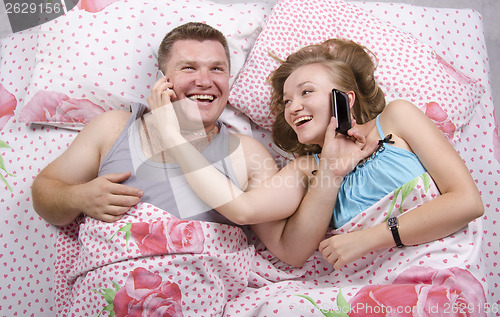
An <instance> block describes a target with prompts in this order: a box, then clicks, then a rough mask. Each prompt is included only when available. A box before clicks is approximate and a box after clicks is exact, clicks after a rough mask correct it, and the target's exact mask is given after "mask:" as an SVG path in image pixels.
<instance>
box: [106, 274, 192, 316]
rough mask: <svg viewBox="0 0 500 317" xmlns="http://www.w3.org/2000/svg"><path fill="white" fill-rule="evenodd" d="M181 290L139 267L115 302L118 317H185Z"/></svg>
mask: <svg viewBox="0 0 500 317" xmlns="http://www.w3.org/2000/svg"><path fill="white" fill-rule="evenodd" d="M181 297H182V294H181V291H180V289H179V286H178V285H177V284H175V283H171V282H169V281H163V280H162V278H161V276H159V275H158V274H155V273H153V272H150V271H148V270H146V269H145V268H142V267H138V268H136V269H134V270H133V271H132V272H131V273H130V275H129V276H128V278H127V280H126V282H125V286H123V287H122V288H120V289H119V290H118V291H117V292H116V294H115V297H114V300H113V311H114V313H115V316H116V317H121V316H183V315H182V307H181V304H180V301H181Z"/></svg>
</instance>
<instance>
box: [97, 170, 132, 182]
mask: <svg viewBox="0 0 500 317" xmlns="http://www.w3.org/2000/svg"><path fill="white" fill-rule="evenodd" d="M130 175H132V173H131V172H123V173H115V174H106V175H103V177H104V178H105V179H107V180H109V181H110V182H112V183H121V182H124V181H126V180H127V179H129V177H130Z"/></svg>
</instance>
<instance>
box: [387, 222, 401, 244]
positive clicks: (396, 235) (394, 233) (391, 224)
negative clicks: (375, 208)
mask: <svg viewBox="0 0 500 317" xmlns="http://www.w3.org/2000/svg"><path fill="white" fill-rule="evenodd" d="M387 226H388V227H389V229H390V230H391V232H392V237H393V238H394V242H396V246H397V247H398V248H402V247H404V244H403V243H402V242H401V237H400V236H399V231H398V227H399V224H398V218H396V217H391V218H389V219H388V220H387Z"/></svg>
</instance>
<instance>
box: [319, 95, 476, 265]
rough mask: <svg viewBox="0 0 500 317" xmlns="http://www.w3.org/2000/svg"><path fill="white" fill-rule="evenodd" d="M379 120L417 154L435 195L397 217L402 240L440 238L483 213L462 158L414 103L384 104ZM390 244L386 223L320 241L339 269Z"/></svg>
mask: <svg viewBox="0 0 500 317" xmlns="http://www.w3.org/2000/svg"><path fill="white" fill-rule="evenodd" d="M380 123H381V125H382V128H383V130H384V132H385V133H387V134H389V133H392V134H393V135H396V136H398V137H399V138H400V139H402V140H404V141H405V142H406V144H407V145H408V146H409V147H410V148H411V150H412V151H413V152H414V153H415V154H416V155H417V156H418V157H419V159H420V161H421V162H422V164H423V165H424V167H425V168H426V169H427V171H428V173H429V174H430V175H431V177H432V178H433V180H434V182H435V183H436V185H437V187H438V188H439V191H440V192H441V195H440V196H439V197H436V198H435V199H433V200H431V201H429V202H427V203H425V204H423V205H421V206H419V207H417V208H415V209H413V210H411V211H409V212H406V213H404V214H402V215H401V216H400V217H398V221H399V234H400V237H401V241H402V243H403V244H405V245H415V244H421V243H426V242H429V241H433V240H437V239H441V238H444V237H446V236H448V235H450V234H452V233H454V232H456V231H457V230H459V229H461V228H463V227H464V226H465V225H467V224H468V223H469V222H470V221H472V220H474V219H476V218H478V217H481V216H482V215H483V211H484V207H483V203H482V200H481V196H480V194H479V191H478V189H477V187H476V184H475V182H474V180H473V179H472V176H471V175H470V173H469V171H468V169H467V167H466V165H465V163H464V162H463V160H462V158H461V157H460V156H459V155H458V153H457V152H456V151H455V149H454V148H453V146H452V145H451V144H450V143H449V141H448V140H447V139H446V138H445V136H444V134H443V133H442V132H441V131H440V130H439V129H438V128H437V127H436V125H435V124H434V123H433V122H432V121H431V120H430V119H429V118H428V117H427V116H426V115H425V114H424V113H423V112H422V111H421V110H420V109H418V108H417V107H416V106H415V105H413V104H411V103H410V102H407V101H403V100H397V101H394V102H392V103H390V104H389V105H388V106H387V107H386V109H385V110H384V112H383V113H382V115H381V116H380ZM393 246H395V242H394V239H393V237H392V234H391V232H390V230H389V229H388V228H387V224H386V223H383V224H379V225H377V226H374V227H372V228H369V229H366V230H363V231H359V232H353V233H349V234H345V235H338V236H334V237H332V238H329V239H327V240H325V241H323V242H322V243H321V246H320V249H321V250H322V252H323V255H324V256H325V257H326V258H327V259H328V260H329V261H330V262H331V263H335V268H340V267H342V266H343V265H345V264H346V263H348V262H351V261H353V260H355V259H357V258H359V257H361V256H363V255H364V254H366V253H368V252H370V251H372V250H378V249H385V248H390V247H393Z"/></svg>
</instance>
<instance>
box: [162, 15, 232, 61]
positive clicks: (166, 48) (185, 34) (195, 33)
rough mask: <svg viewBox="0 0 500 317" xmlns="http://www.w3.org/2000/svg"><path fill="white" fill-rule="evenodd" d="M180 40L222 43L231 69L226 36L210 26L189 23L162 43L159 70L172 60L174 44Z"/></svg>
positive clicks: (165, 38)
mask: <svg viewBox="0 0 500 317" xmlns="http://www.w3.org/2000/svg"><path fill="white" fill-rule="evenodd" d="M179 40H197V41H200V42H202V41H206V40H213V41H217V42H219V43H221V44H222V47H224V51H225V52H226V57H227V60H228V63H229V67H231V59H230V56H229V46H228V44H227V39H226V37H225V36H224V34H222V32H221V31H219V30H217V29H215V28H213V27H211V26H210V25H208V24H205V23H201V22H188V23H186V24H183V25H180V26H178V27H176V28H174V29H173V30H171V31H170V32H169V33H167V35H165V37H164V38H163V40H162V41H161V44H160V47H159V48H158V68H160V69H162V65H166V63H167V61H168V59H169V58H170V54H171V49H172V47H173V45H174V43H175V42H177V41H179Z"/></svg>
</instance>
